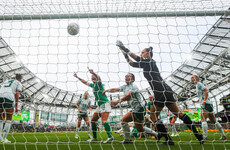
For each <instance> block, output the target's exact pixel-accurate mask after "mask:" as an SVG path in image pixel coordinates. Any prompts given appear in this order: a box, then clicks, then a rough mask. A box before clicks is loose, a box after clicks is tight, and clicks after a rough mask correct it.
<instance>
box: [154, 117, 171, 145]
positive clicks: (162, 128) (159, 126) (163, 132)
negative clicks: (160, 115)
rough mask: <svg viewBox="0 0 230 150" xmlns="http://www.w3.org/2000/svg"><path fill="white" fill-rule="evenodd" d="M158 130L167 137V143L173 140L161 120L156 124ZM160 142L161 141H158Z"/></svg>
mask: <svg viewBox="0 0 230 150" xmlns="http://www.w3.org/2000/svg"><path fill="white" fill-rule="evenodd" d="M156 129H157V131H158V134H161V135H162V136H163V137H165V140H166V141H169V140H172V139H171V137H170V136H169V134H168V132H167V130H166V128H165V125H164V124H163V122H162V121H161V120H157V122H156ZM158 140H160V139H158Z"/></svg>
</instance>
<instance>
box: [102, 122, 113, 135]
mask: <svg viewBox="0 0 230 150" xmlns="http://www.w3.org/2000/svg"><path fill="white" fill-rule="evenodd" d="M104 128H105V131H106V133H107V134H108V137H109V138H111V137H113V135H112V133H111V128H110V125H109V123H108V122H105V123H104Z"/></svg>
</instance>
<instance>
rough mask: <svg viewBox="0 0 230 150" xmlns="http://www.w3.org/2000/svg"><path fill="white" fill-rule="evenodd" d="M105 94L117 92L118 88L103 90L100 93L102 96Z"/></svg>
mask: <svg viewBox="0 0 230 150" xmlns="http://www.w3.org/2000/svg"><path fill="white" fill-rule="evenodd" d="M106 92H109V93H114V92H119V88H112V89H107V90H104V91H103V92H102V95H105V93H106Z"/></svg>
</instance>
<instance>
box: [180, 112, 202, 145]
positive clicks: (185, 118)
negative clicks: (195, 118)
mask: <svg viewBox="0 0 230 150" xmlns="http://www.w3.org/2000/svg"><path fill="white" fill-rule="evenodd" d="M180 119H181V120H182V121H183V122H184V124H185V125H186V126H187V127H188V128H189V129H190V130H192V132H193V134H194V135H195V136H196V138H197V139H198V140H199V141H201V140H203V137H202V135H201V134H199V133H198V131H197V130H196V127H195V125H193V123H192V120H191V119H190V118H189V117H188V116H187V115H186V114H184V115H183V116H182V117H181V118H180Z"/></svg>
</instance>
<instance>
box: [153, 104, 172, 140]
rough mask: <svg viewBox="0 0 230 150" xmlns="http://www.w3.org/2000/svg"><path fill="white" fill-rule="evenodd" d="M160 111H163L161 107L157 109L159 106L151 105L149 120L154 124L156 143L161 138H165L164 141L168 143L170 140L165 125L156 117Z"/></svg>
mask: <svg viewBox="0 0 230 150" xmlns="http://www.w3.org/2000/svg"><path fill="white" fill-rule="evenodd" d="M162 109H163V107H159V106H157V105H155V104H153V105H152V106H151V107H150V111H151V113H150V118H151V120H152V121H153V122H155V127H156V131H157V132H158V137H157V141H159V140H160V139H161V137H165V140H166V141H170V140H172V139H171V138H170V136H169V135H168V132H167V129H166V128H165V125H164V124H163V122H162V121H161V120H160V119H158V116H159V114H160V112H161V110H162Z"/></svg>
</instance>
